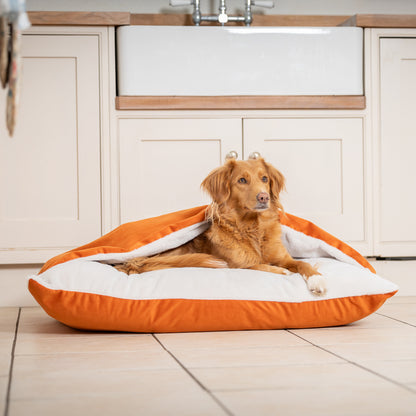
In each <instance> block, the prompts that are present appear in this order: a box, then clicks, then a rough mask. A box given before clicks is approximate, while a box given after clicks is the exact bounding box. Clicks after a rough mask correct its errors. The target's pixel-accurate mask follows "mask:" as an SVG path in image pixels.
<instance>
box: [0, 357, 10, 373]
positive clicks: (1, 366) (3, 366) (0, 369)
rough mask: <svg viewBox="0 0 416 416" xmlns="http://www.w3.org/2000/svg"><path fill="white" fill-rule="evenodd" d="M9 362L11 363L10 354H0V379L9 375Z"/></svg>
mask: <svg viewBox="0 0 416 416" xmlns="http://www.w3.org/2000/svg"><path fill="white" fill-rule="evenodd" d="M10 361H11V354H10V353H8V354H7V353H2V354H0V377H4V376H8V375H9V371H10Z"/></svg>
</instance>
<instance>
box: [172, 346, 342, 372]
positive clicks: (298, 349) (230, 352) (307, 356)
mask: <svg viewBox="0 0 416 416" xmlns="http://www.w3.org/2000/svg"><path fill="white" fill-rule="evenodd" d="M175 357H176V358H178V359H179V361H180V362H181V363H182V364H183V365H185V366H186V367H187V368H205V367H247V366H272V365H290V364H317V363H318V364H319V363H336V362H342V360H341V359H339V358H337V357H335V356H334V355H332V354H330V353H327V352H325V351H322V350H321V349H319V348H317V347H314V346H312V345H306V346H291V347H274V348H273V347H270V348H239V349H237V348H229V349H223V348H218V349H214V348H213V349H207V348H203V349H193V350H192V349H183V350H177V351H175Z"/></svg>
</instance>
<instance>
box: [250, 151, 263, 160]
mask: <svg viewBox="0 0 416 416" xmlns="http://www.w3.org/2000/svg"><path fill="white" fill-rule="evenodd" d="M260 157H261V154H260V153H259V152H251V153H250V155H249V157H248V158H249V159H258V158H260Z"/></svg>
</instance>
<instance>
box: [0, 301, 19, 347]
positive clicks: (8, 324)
mask: <svg viewBox="0 0 416 416" xmlns="http://www.w3.org/2000/svg"><path fill="white" fill-rule="evenodd" d="M18 315H19V308H0V340H2V339H4V338H6V339H8V338H10V337H11V336H12V337H13V338H14V333H15V331H16V321H17V317H18Z"/></svg>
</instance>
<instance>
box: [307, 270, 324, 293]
mask: <svg viewBox="0 0 416 416" xmlns="http://www.w3.org/2000/svg"><path fill="white" fill-rule="evenodd" d="M306 284H307V285H308V289H309V290H310V291H311V292H312V293H313V294H314V295H319V296H323V295H325V293H326V291H327V288H326V280H325V278H324V277H323V276H321V275H320V274H314V275H313V276H310V277H309V278H308V280H307V281H306Z"/></svg>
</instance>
